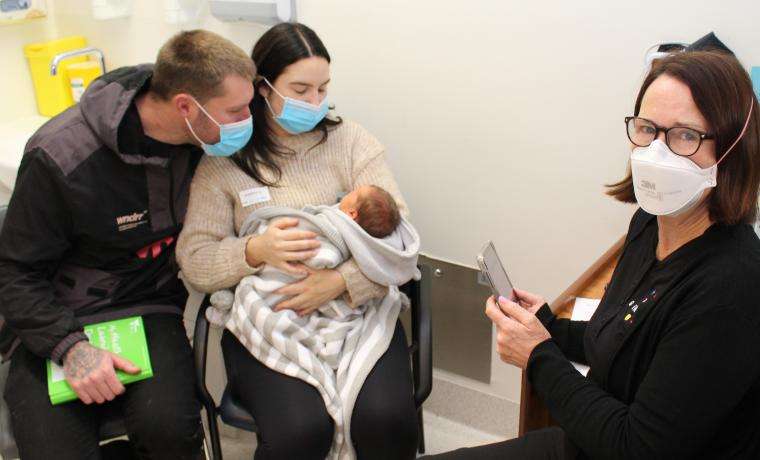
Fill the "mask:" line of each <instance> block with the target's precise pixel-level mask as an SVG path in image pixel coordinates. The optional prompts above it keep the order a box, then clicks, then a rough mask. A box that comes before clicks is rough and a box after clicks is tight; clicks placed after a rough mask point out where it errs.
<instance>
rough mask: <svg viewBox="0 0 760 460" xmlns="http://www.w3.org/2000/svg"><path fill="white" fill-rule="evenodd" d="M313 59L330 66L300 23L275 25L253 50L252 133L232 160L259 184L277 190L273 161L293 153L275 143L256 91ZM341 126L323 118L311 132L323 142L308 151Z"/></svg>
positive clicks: (317, 42)
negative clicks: (266, 175) (318, 133)
mask: <svg viewBox="0 0 760 460" xmlns="http://www.w3.org/2000/svg"><path fill="white" fill-rule="evenodd" d="M314 56H318V57H321V58H324V59H325V60H327V62H328V63H329V62H330V54H329V53H328V52H327V48H325V45H324V44H323V43H322V40H320V39H319V37H318V36H317V34H316V33H315V32H314V31H313V30H311V29H310V28H308V27H306V26H305V25H303V24H299V23H291V22H285V23H282V24H277V25H276V26H274V27H272V28H271V29H269V30H268V31H267V32H266V33H265V34H264V35H262V36H261V38H259V41H257V42H256V44H255V45H254V46H253V52H252V53H251V58H252V59H253V62H255V63H256V69H257V71H258V75H257V76H256V78H255V80H254V82H253V86H254V88H255V92H254V95H253V100H252V101H251V104H250V108H251V113H252V114H253V125H254V127H255V130H254V133H253V136H252V137H251V140H250V142H248V145H246V146H245V147H244V148H243V149H242V150H241V151H240V152H238V153H237V154H236V155H235V156H234V157H233V159H234V161H235V163H236V164H237V165H238V166H239V167H240V169H242V170H243V171H245V173H246V174H248V175H249V176H251V177H252V178H253V179H254V180H256V181H257V182H259V183H261V184H264V185H267V186H276V185H277V182H279V180H280V178H281V177H282V170H281V169H280V167H279V166H278V165H277V162H276V161H275V159H276V157H278V156H281V155H288V154H292V153H293V152H292V150H290V149H288V148H286V147H284V146H283V145H281V144H280V143H278V142H277V138H276V136H275V134H274V131H273V130H272V127H271V126H270V125H269V120H268V117H269V109H268V108H267V105H266V102H265V101H264V97H263V96H262V95H261V93H260V91H259V88H260V87H261V85H266V82H264V79H265V78H266V79H267V80H269V82H271V83H272V84H274V82H275V80H277V77H279V76H280V74H281V73H282V72H283V71H284V70H285V68H286V67H287V66H289V65H291V64H293V63H295V62H297V61H300V60H301V59H305V58H309V57H314ZM341 122H342V120H341V119H340V118H336V119H329V118H327V117H325V118H323V119H322V121H320V122H319V124H317V126H316V127H314V130H319V131H321V132H322V138H321V139H320V140H319V142H317V143H316V144H314V145H313V146H312V147H311V148H314V147H316V146H317V145H320V144H322V143H324V142H325V141H326V140H327V133H328V130H329V129H330V128H332V127H335V126H337V125H339V124H340V123H341ZM262 168H267V169H269V170H271V171H272V172H274V175H275V179H274V180H273V181H268V180H266V179H264V177H263V174H262Z"/></svg>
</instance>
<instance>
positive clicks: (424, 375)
mask: <svg viewBox="0 0 760 460" xmlns="http://www.w3.org/2000/svg"><path fill="white" fill-rule="evenodd" d="M420 271H421V272H422V279H420V280H419V281H414V282H412V283H410V286H409V299H410V300H411V304H412V305H411V310H412V312H411V313H412V342H413V346H415V345H416V347H417V349H416V350H414V351H413V354H412V366H413V372H414V403H415V405H416V406H417V407H418V408H419V407H420V406H422V403H423V402H425V400H426V399H427V398H428V396H430V392H431V390H432V389H433V324H432V314H431V305H430V281H431V270H430V267H429V266H426V265H421V266H420Z"/></svg>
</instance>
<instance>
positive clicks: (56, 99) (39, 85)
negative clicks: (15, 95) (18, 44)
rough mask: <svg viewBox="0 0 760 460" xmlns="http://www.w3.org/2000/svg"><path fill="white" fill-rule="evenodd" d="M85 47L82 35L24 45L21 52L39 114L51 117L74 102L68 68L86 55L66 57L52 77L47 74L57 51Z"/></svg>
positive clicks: (82, 60)
mask: <svg viewBox="0 0 760 460" xmlns="http://www.w3.org/2000/svg"><path fill="white" fill-rule="evenodd" d="M85 46H87V40H85V38H84V37H80V36H75V37H67V38H61V39H58V40H52V41H49V42H44V43H33V44H30V45H26V46H25V47H24V55H25V56H26V58H27V60H28V61H29V70H30V71H31V73H32V81H33V83H34V92H35V95H36V97H37V109H38V110H39V112H40V114H41V115H45V116H47V117H53V116H55V115H58V114H59V113H61V112H63V111H64V110H66V109H67V108H69V107H71V106H72V105H74V99H73V97H72V94H71V84H70V82H69V73H68V69H67V67H68V66H69V65H71V64H73V63H80V62H85V61H87V56H76V57H72V58H69V59H65V60H64V61H63V62H61V65H60V66H59V67H58V72H57V73H56V75H55V76H53V75H50V63H51V62H52V60H53V57H55V56H56V55H57V54H61V53H64V52H66V51H72V50H75V49H79V48H84V47H85Z"/></svg>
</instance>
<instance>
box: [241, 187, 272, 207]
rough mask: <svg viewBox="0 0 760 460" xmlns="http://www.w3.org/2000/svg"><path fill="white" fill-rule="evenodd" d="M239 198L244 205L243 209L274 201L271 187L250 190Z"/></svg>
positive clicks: (242, 193)
mask: <svg viewBox="0 0 760 460" xmlns="http://www.w3.org/2000/svg"><path fill="white" fill-rule="evenodd" d="M238 196H240V203H242V205H243V207H247V206H250V205H252V204H258V203H264V202H267V201H269V200H271V199H272V197H271V196H270V195H269V187H254V188H249V189H248V190H243V191H242V192H240V193H238Z"/></svg>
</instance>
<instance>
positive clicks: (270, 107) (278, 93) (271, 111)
mask: <svg viewBox="0 0 760 460" xmlns="http://www.w3.org/2000/svg"><path fill="white" fill-rule="evenodd" d="M264 83H266V84H267V85H269V87H270V88H272V91H274V92H275V93H277V95H278V96H280V99H282V100H283V102H284V101H285V96H283V95H282V94H280V92H279V91H277V90H276V89H275V88H274V85H272V84H271V83H269V80H268V79H267V78H266V77H264ZM264 102H266V103H267V107H269V112H270V113H271V114H272V117H274V118H277V117H278V116H279V115H277V114H276V113H274V109H273V108H272V104H270V103H269V98H268V97H265V98H264ZM283 107H284V106H283ZM280 115H282V113H280Z"/></svg>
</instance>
